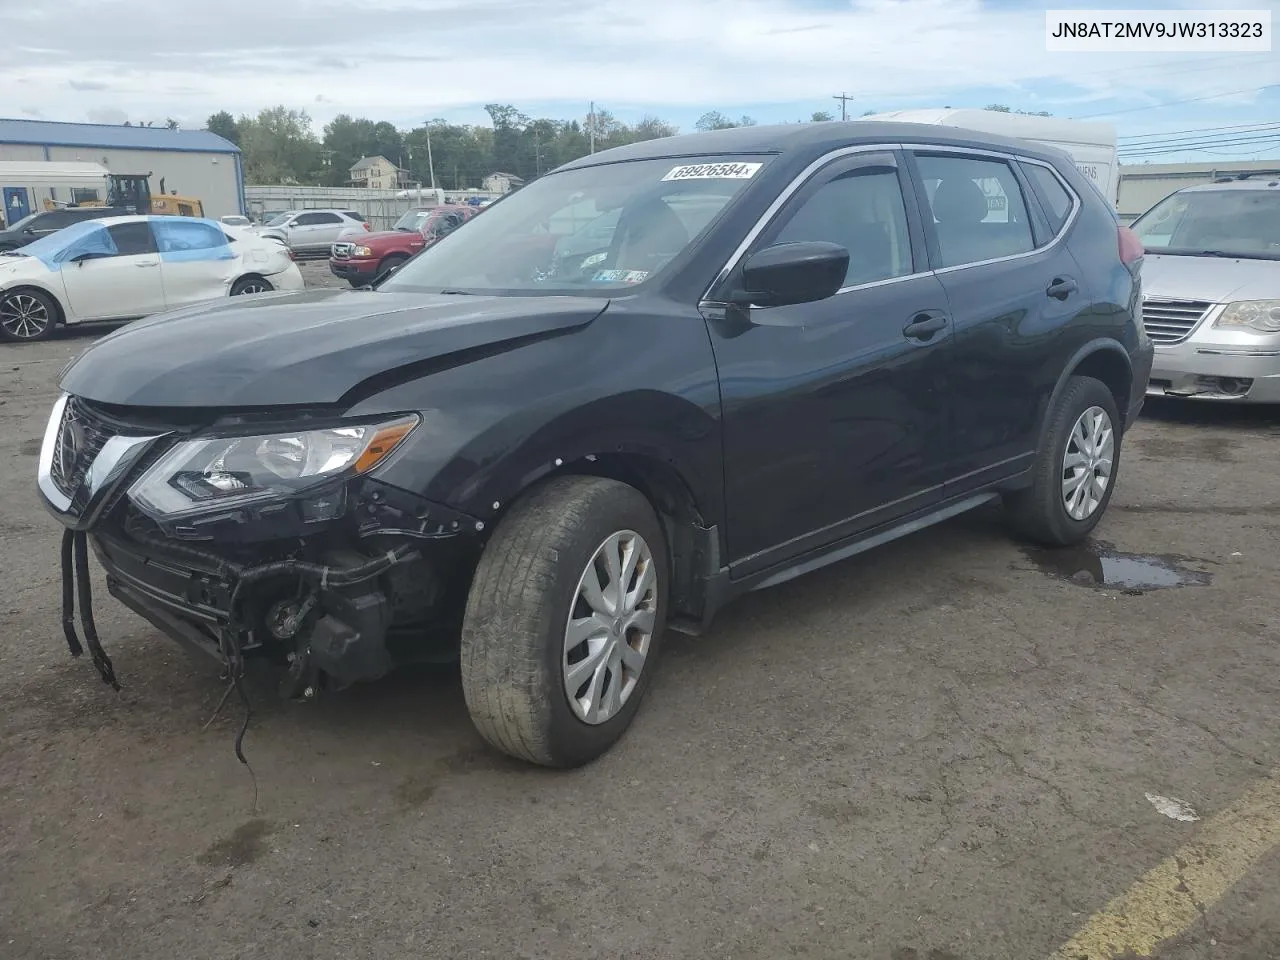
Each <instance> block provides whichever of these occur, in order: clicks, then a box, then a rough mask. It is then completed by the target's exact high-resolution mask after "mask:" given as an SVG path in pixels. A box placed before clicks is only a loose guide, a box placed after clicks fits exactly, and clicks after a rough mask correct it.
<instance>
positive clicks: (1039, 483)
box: [1005, 377, 1121, 547]
mask: <svg viewBox="0 0 1280 960" xmlns="http://www.w3.org/2000/svg"><path fill="white" fill-rule="evenodd" d="M1120 441H1121V428H1120V416H1119V414H1118V413H1117V411H1116V401H1115V398H1114V397H1113V396H1112V395H1111V391H1110V390H1109V389H1107V386H1106V384H1104V383H1103V382H1102V381H1101V380H1095V379H1094V378H1093V377H1072V378H1071V379H1070V380H1068V381H1067V385H1066V387H1065V388H1063V391H1062V394H1061V396H1060V397H1059V398H1058V402H1057V405H1056V406H1055V407H1054V409H1052V410H1050V411H1049V424H1048V429H1047V431H1046V432H1045V436H1044V440H1043V441H1042V442H1041V445H1040V450H1039V452H1038V453H1037V454H1036V461H1035V464H1034V466H1033V467H1032V483H1031V486H1030V487H1028V488H1027V489H1025V490H1018V491H1016V492H1014V493H1010V494H1007V495H1006V496H1005V509H1006V510H1007V511H1008V514H1009V518H1010V520H1011V521H1012V524H1013V527H1014V529H1015V531H1016V532H1017V533H1018V534H1020V535H1021V536H1024V537H1027V538H1028V539H1031V540H1035V541H1037V542H1039V543H1042V544H1045V545H1046V546H1051V547H1064V546H1069V545H1071V544H1074V543H1079V542H1080V541H1081V540H1083V539H1084V538H1085V537H1087V536H1088V535H1089V534H1090V533H1091V532H1092V531H1093V528H1094V527H1096V526H1097V525H1098V522H1099V521H1100V520H1101V519H1102V515H1103V513H1104V512H1105V511H1106V509H1107V504H1109V503H1110V502H1111V495H1112V493H1114V492H1115V485H1116V478H1117V477H1118V475H1119V467H1120Z"/></svg>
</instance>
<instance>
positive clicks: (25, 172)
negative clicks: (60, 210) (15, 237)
mask: <svg viewBox="0 0 1280 960" xmlns="http://www.w3.org/2000/svg"><path fill="white" fill-rule="evenodd" d="M108 176H109V174H108V172H107V168H106V167H104V166H102V165H101V164H98V163H78V162H59V161H38V160H0V198H2V199H3V202H4V219H5V222H6V223H16V222H17V221H19V220H21V219H22V218H23V217H25V216H26V215H27V214H29V213H40V212H41V211H44V210H48V209H50V208H56V207H65V206H67V205H68V204H74V203H86V202H89V201H99V202H105V201H106V200H107V185H108Z"/></svg>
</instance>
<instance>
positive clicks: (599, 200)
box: [381, 157, 766, 296]
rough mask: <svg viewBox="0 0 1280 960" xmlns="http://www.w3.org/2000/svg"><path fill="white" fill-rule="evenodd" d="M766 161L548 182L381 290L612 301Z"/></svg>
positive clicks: (675, 250)
mask: <svg viewBox="0 0 1280 960" xmlns="http://www.w3.org/2000/svg"><path fill="white" fill-rule="evenodd" d="M765 162H766V158H764V157H700V158H697V159H696V161H691V160H689V159H685V160H669V159H668V160H632V161H627V162H623V163H609V164H600V165H598V166H592V167H583V168H580V169H576V170H566V171H564V172H562V173H554V174H549V175H548V176H545V177H542V178H541V179H539V180H535V181H534V182H533V183H531V184H529V185H528V186H526V187H523V188H522V189H520V190H519V191H517V192H515V193H512V194H508V195H507V196H506V197H504V198H503V201H502V203H500V204H497V205H496V206H494V207H493V209H492V210H490V211H488V212H486V213H485V215H484V216H483V217H475V218H474V219H472V220H469V221H468V222H467V223H466V224H464V225H463V227H462V228H461V229H459V230H456V231H454V232H453V233H451V234H449V235H448V236H447V237H445V238H444V239H443V240H441V241H440V242H438V243H436V244H435V245H434V246H431V247H429V248H428V249H427V250H426V251H425V252H423V253H421V254H419V255H418V256H417V257H415V258H414V259H413V260H410V261H409V262H408V263H407V264H405V265H404V266H403V267H401V268H400V270H399V271H397V272H396V273H394V274H392V275H391V276H390V277H389V278H388V279H387V280H386V281H385V282H383V284H382V285H381V289H382V290H401V291H404V290H421V291H433V290H435V291H438V290H456V291H459V292H465V293H472V292H474V293H505V294H541V293H550V294H577V295H605V296H608V295H610V293H612V292H616V291H617V290H619V289H625V288H628V287H632V286H634V285H635V284H638V283H643V282H645V281H646V280H648V279H649V278H650V277H652V276H654V275H656V274H658V273H659V272H661V271H662V270H663V269H664V268H665V267H666V266H667V265H668V264H669V263H671V261H672V260H674V259H675V258H676V257H678V256H679V255H680V254H681V253H683V252H684V251H685V250H686V249H688V248H689V247H690V246H691V245H692V244H693V243H694V241H696V240H697V239H698V237H699V236H700V235H701V234H702V232H703V231H704V230H705V229H706V228H707V226H708V225H709V224H710V223H711V221H712V220H713V219H715V217H716V216H717V215H718V214H719V213H720V212H721V211H722V210H724V208H725V206H726V205H727V204H728V203H729V202H730V201H731V200H733V198H734V197H735V196H737V194H739V193H740V192H741V191H742V190H743V189H744V188H745V187H746V185H747V184H748V183H749V182H750V180H751V178H752V177H753V176H755V175H756V174H757V173H758V172H759V170H760V169H761V167H763V166H764V163H765Z"/></svg>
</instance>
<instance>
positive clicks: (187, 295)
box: [151, 217, 238, 308]
mask: <svg viewBox="0 0 1280 960" xmlns="http://www.w3.org/2000/svg"><path fill="white" fill-rule="evenodd" d="M151 226H152V229H153V230H154V231H155V235H156V243H157V245H158V246H159V248H160V276H161V278H162V279H163V281H164V300H165V305H166V306H168V307H170V308H172V307H181V306H184V305H186V304H189V303H200V302H202V301H204V300H213V299H216V298H217V297H223V296H226V295H227V292H228V291H229V289H230V286H229V285H230V283H231V281H232V280H234V279H235V276H234V275H235V272H236V266H237V265H238V257H237V255H236V253H235V251H234V250H233V249H232V247H231V243H230V241H229V240H228V239H227V235H226V234H225V233H223V231H222V228H221V227H218V226H216V225H215V224H212V223H208V222H206V221H204V220H195V219H192V218H189V217H156V218H155V219H154V220H152V221H151Z"/></svg>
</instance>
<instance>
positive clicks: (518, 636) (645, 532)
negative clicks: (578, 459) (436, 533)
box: [462, 477, 667, 767]
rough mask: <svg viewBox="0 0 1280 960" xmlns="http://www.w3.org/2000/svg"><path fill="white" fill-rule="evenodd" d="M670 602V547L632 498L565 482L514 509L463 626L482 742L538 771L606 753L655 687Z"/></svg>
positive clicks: (592, 481) (467, 686) (597, 484)
mask: <svg viewBox="0 0 1280 960" xmlns="http://www.w3.org/2000/svg"><path fill="white" fill-rule="evenodd" d="M666 602H667V546H666V538H665V537H664V536H663V532H662V526H661V524H660V523H659V522H658V518H657V517H656V516H655V515H654V512H653V509H652V508H651V507H650V506H649V502H648V501H647V500H646V499H645V498H644V497H643V496H642V495H641V494H640V493H639V492H638V491H636V490H635V489H634V488H632V487H629V486H627V485H626V484H623V483H619V482H617V481H615V480H605V479H601V478H597V477H562V478H558V479H555V480H552V481H549V482H548V483H547V484H546V485H544V486H543V487H541V488H540V489H538V490H537V491H535V492H534V493H532V494H531V495H530V496H529V497H528V499H526V500H523V501H521V502H519V503H517V504H516V505H515V506H514V507H513V508H512V510H511V512H510V513H509V514H508V515H507V516H506V517H504V518H503V519H502V520H501V522H500V523H499V524H498V526H497V528H496V529H495V530H494V533H493V537H492V538H491V539H490V541H489V543H488V545H487V546H486V548H485V551H484V554H483V555H482V556H481V558H480V563H479V565H478V566H477V568H476V573H475V577H474V579H473V581H472V585H471V591H470V595H469V596H468V600H467V611H466V617H465V619H464V621H463V628H462V690H463V694H464V696H465V698H466V702H467V709H468V711H469V712H470V714H471V719H472V721H473V722H474V723H475V725H476V728H477V729H478V730H479V731H480V734H481V735H482V736H483V737H484V738H485V739H486V740H487V741H489V743H491V744H493V746H495V747H497V748H498V749H499V750H502V751H503V752H505V753H508V754H511V755H512V756H515V757H519V758H521V759H523V760H528V761H530V762H532V763H537V764H541V765H543V766H550V767H575V766H580V765H581V764H584V763H587V762H589V761H591V760H593V759H595V758H596V757H598V756H599V755H600V754H602V753H604V752H605V751H606V750H608V749H609V747H611V746H612V745H613V743H614V742H615V741H616V740H617V739H618V738H619V737H621V736H622V734H623V732H624V731H625V730H626V729H627V727H628V726H629V725H630V724H631V720H632V718H633V717H634V716H635V714H636V711H637V710H638V709H639V706H640V701H641V698H642V697H643V695H644V692H645V689H646V688H647V686H648V684H649V681H650V679H651V678H652V676H653V668H654V661H655V659H656V656H657V653H658V647H659V644H660V642H661V638H662V627H663V622H664V618H665V616H666Z"/></svg>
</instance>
